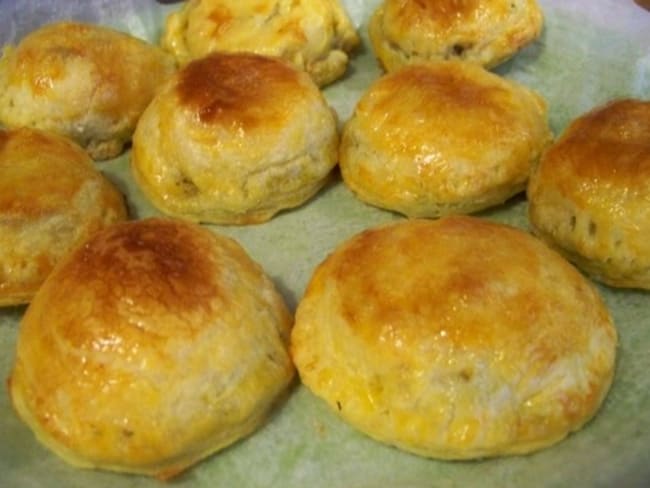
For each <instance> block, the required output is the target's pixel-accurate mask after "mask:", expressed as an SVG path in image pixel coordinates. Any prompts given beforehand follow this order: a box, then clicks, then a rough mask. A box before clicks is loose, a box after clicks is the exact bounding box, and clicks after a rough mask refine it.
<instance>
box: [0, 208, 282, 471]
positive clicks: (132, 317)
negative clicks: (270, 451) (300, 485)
mask: <svg viewBox="0 0 650 488" xmlns="http://www.w3.org/2000/svg"><path fill="white" fill-rule="evenodd" d="M291 323H292V317H291V315H290V313H289V312H288V310H287V308H286V306H285V304H284V301H283V299H282V297H281V296H280V294H279V293H278V292H277V291H276V289H275V287H274V286H273V284H272V282H271V281H270V280H269V279H268V278H267V277H266V275H265V274H264V272H263V270H262V269H261V268H260V266H259V265H258V264H256V263H254V262H253V261H252V260H251V259H250V258H249V257H248V255H247V254H246V253H245V251H244V250H243V249H242V248H241V247H240V246H239V245H238V244H237V243H236V242H235V241H233V240H231V239H229V238H226V237H222V236H219V235H217V234H214V233H212V232H210V231H209V230H207V229H204V228H202V227H199V226H198V225H195V224H190V223H184V222H179V221H172V220H160V219H149V220H140V221H133V222H128V223H122V224H116V225H113V226H110V227H108V228H106V229H104V230H102V231H100V232H98V233H96V234H95V235H94V236H93V237H91V238H90V240H88V241H87V242H86V243H85V244H84V245H83V246H81V247H79V248H77V250H76V251H75V252H73V253H72V254H70V255H69V256H68V257H67V258H66V259H64V260H63V261H62V262H61V263H60V264H59V266H57V268H56V269H55V270H54V271H53V272H52V274H51V275H50V276H49V277H48V279H47V280H46V282H45V284H44V285H43V286H42V287H41V289H40V290H39V292H38V294H37V295H36V297H35V298H34V300H33V301H32V302H31V304H30V305H29V307H28V309H27V312H26V313H25V316H24V318H23V319H22V321H21V323H20V329H19V332H18V341H17V349H16V360H15V365H14V368H13V371H12V373H11V378H10V381H9V384H10V393H11V399H12V401H13V405H14V407H15V408H16V411H17V412H18V414H19V415H20V417H21V418H22V419H23V420H24V421H25V422H26V423H27V424H28V425H29V427H31V429H32V430H33V431H34V434H35V435H36V436H37V438H38V439H39V440H40V441H41V442H42V443H43V444H45V445H46V446H47V447H49V448H50V449H52V450H53V451H54V452H55V453H56V454H58V455H59V456H61V457H62V458H63V459H65V460H66V461H68V462H69V463H71V464H73V465H75V466H79V467H85V468H99V469H107V470H115V471H124V472H130V473H140V474H146V475H153V476H157V477H159V478H169V477H171V476H174V475H175V474H177V473H179V472H180V471H182V470H184V469H186V468H188V467H189V466H191V465H192V464H194V463H196V462H197V461H199V460H200V459H202V458H204V457H206V456H208V455H210V454H211V453H214V452H216V451H218V450H220V449H222V448H224V447H225V446H227V445H229V444H231V443H233V442H235V441H236V440H238V439H240V438H242V437H243V436H246V435H248V434H250V433H251V432H253V431H254V430H255V429H256V428H258V427H259V426H260V425H261V424H262V423H263V421H264V420H265V418H266V416H267V414H268V413H269V410H270V409H271V407H272V406H273V405H274V404H275V403H276V402H277V400H278V398H279V396H280V395H281V394H282V393H283V392H284V391H286V389H287V386H288V384H289V382H290V381H291V379H292V377H293V374H294V369H293V366H292V364H291V360H290V358H289V354H288V351H287V343H288V339H289V328H290V326H291Z"/></svg>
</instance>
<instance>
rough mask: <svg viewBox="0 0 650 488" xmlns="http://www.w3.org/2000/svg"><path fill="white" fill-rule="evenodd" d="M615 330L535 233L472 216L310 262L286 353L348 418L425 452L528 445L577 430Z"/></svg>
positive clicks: (597, 394) (375, 234)
mask: <svg viewBox="0 0 650 488" xmlns="http://www.w3.org/2000/svg"><path fill="white" fill-rule="evenodd" d="M616 342H617V335H616V331H615V329H614V326H613V324H612V321H611V318H610V316H609V314H608V311H607V309H606V308H605V306H604V304H603V302H602V301H601V298H600V297H599V295H598V294H597V291H596V289H595V287H594V286H593V285H592V284H591V283H590V282H589V281H588V280H586V279H585V278H584V277H583V276H582V275H581V274H580V273H579V272H578V271H577V270H576V269H575V268H573V267H572V266H571V265H570V264H569V263H568V262H567V261H565V260H564V259H563V258H561V257H560V255H558V254H556V253H555V252H554V251H552V250H551V249H550V248H548V247H547V246H545V245H544V244H543V243H542V242H541V241H538V240H537V239H535V238H534V237H532V236H530V235H529V234H526V233H524V232H523V231H520V230H517V229H515V228H512V227H508V226H505V225H503V224H497V223H491V222H488V221H486V220H481V219H479V218H477V217H445V218H443V219H440V220H436V221H431V220H418V219H413V220H405V221H400V222H399V223H397V224H391V225H388V226H383V227H377V228H374V229H370V230H367V231H365V232H362V233H360V234H358V235H356V236H354V237H353V238H351V239H350V240H348V241H347V242H345V243H343V244H342V245H340V246H339V247H338V248H337V249H336V250H335V251H334V252H333V253H332V254H331V255H330V256H329V257H328V258H327V259H326V260H325V261H324V262H323V263H322V264H321V265H320V266H319V267H318V268H317V270H316V271H315V273H314V275H313V277H312V279H311V281H310V283H309V285H308V288H307V290H306V292H305V295H304V297H303V298H302V300H301V301H300V303H299V305H298V309H297V312H296V322H295V325H294V329H293V331H292V336H291V352H292V357H293V359H294V362H295V365H296V367H297V368H298V372H299V374H300V377H301V379H302V381H303V383H304V384H305V385H307V387H308V388H310V389H311V391H313V392H314V393H315V394H316V395H318V396H319V397H321V398H322V399H324V400H325V401H326V402H327V403H328V404H329V405H330V407H332V408H333V409H334V410H335V411H336V412H337V413H338V414H339V415H340V416H342V417H343V419H345V420H346V421H348V422H349V423H350V424H351V425H353V426H354V427H356V428H357V429H359V430H360V431H362V432H365V433H366V434H368V435H369V436H371V437H373V438H375V439H376V440H379V441H382V442H385V443H388V444H391V445H394V446H397V447H399V448H401V449H404V450H406V451H410V452H413V453H415V454H419V455H422V456H427V457H433V458H441V459H470V458H481V457H490V456H499V455H510V454H523V453H528V452H531V451H535V450H537V449H541V448H543V447H546V446H549V445H551V444H553V443H556V442H558V441H560V440H561V439H563V438H564V437H565V436H566V435H567V434H569V433H570V432H572V431H576V430H578V429H580V428H581V427H582V426H583V425H584V424H585V422H587V421H588V420H589V419H590V418H591V417H592V416H593V415H594V414H595V413H596V411H597V409H598V408H599V406H600V404H601V402H602V401H603V399H604V397H605V395H606V393H607V391H608V389H609V386H610V384H611V382H612V377H613V372H614V366H615V364H614V363H615V352H616Z"/></svg>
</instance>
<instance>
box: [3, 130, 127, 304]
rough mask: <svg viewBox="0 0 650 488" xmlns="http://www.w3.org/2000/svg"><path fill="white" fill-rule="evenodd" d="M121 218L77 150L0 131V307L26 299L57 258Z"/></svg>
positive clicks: (111, 192) (115, 195) (47, 137)
mask: <svg viewBox="0 0 650 488" xmlns="http://www.w3.org/2000/svg"><path fill="white" fill-rule="evenodd" d="M126 214H127V211H126V206H125V203H124V199H123V197H122V195H121V194H120V192H119V191H118V190H117V189H116V188H115V187H114V186H113V185H112V184H111V183H110V182H109V181H108V180H107V179H106V178H105V177H104V176H103V175H102V174H101V173H100V172H99V171H97V170H96V169H95V166H94V164H93V161H92V160H91V159H90V157H89V156H88V154H86V153H85V152H84V150H83V149H82V148H81V147H79V146H78V145H76V144H75V143H73V142H71V141H69V140H68V139H65V138H63V137H61V136H59V135H56V134H53V133H49V132H44V131H39V130H36V129H27V128H22V129H14V130H2V129H0V306H3V305H16V304H20V303H27V302H29V300H31V298H32V296H33V295H34V293H36V290H38V288H39V287H40V286H41V284H42V283H43V281H44V280H45V278H46V277H47V275H48V274H49V273H50V271H51V270H52V268H53V267H54V265H55V264H56V263H57V262H58V261H59V259H61V257H63V256H64V255H65V254H66V253H68V252H69V251H70V249H72V248H73V247H75V246H77V245H78V244H80V243H81V242H82V241H84V240H85V239H87V238H88V236H90V235H91V234H92V233H93V232H95V231H97V230H99V229H100V228H102V227H104V226H106V225H109V224H111V223H113V222H117V221H119V220H124V219H125V218H126V216H127V215H126Z"/></svg>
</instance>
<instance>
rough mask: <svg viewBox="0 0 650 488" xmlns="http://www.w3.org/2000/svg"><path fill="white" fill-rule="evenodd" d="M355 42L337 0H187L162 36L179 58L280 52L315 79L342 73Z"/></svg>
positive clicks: (329, 78) (325, 79) (330, 78)
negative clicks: (217, 52) (216, 52)
mask: <svg viewBox="0 0 650 488" xmlns="http://www.w3.org/2000/svg"><path fill="white" fill-rule="evenodd" d="M358 44H359V36H358V35H357V32H356V30H355V28H354V26H353V25H352V22H351V21H350V19H349V17H348V15H347V13H346V12H345V10H344V8H343V7H342V5H341V4H340V2H339V0H291V1H287V0H189V1H187V2H185V4H184V5H183V6H182V7H181V8H180V9H179V10H177V11H175V12H173V13H171V14H170V15H169V17H168V18H167V22H166V24H165V29H164V32H163V36H162V39H161V45H162V46H163V47H164V48H165V49H167V50H168V51H170V52H171V53H173V54H174V55H175V56H176V57H177V58H178V60H179V62H180V63H181V64H184V63H185V62H187V61H189V60H191V59H196V58H200V57H203V56H205V55H206V54H209V53H212V52H215V51H219V52H253V53H257V54H262V55H265V56H280V57H282V58H284V59H286V60H287V61H289V62H290V63H291V64H292V65H293V66H295V67H296V68H298V69H302V70H305V71H307V72H308V73H309V74H310V75H311V76H312V77H313V79H314V81H315V82H316V83H317V84H318V85H326V84H328V83H331V82H333V81H334V80H336V79H338V78H340V77H341V76H343V74H344V73H345V70H346V68H347V65H348V56H349V54H350V53H351V52H352V51H353V50H354V48H355V47H356V46H357V45H358Z"/></svg>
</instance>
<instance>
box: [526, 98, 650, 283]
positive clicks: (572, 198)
mask: <svg viewBox="0 0 650 488" xmlns="http://www.w3.org/2000/svg"><path fill="white" fill-rule="evenodd" d="M528 199H529V207H528V211H529V217H530V222H531V224H532V226H533V229H534V230H535V232H536V233H537V234H538V235H539V236H540V237H542V238H543V239H545V240H546V241H548V242H549V243H551V244H552V245H554V246H556V247H557V248H558V249H559V250H560V251H561V252H563V253H564V254H565V255H566V256H567V257H568V258H569V259H570V260H572V261H573V262H574V263H575V264H576V265H577V266H578V267H580V268H581V269H583V270H584V271H586V272H587V273H589V274H590V275H591V276H592V277H593V278H595V279H597V280H600V281H602V282H604V283H607V284H609V285H612V286H617V287H634V288H644V289H650V241H649V240H648V235H649V234H650V205H648V202H650V101H642V100H634V99H625V100H616V101H613V102H610V103H608V104H606V105H604V106H600V107H597V108H595V109H594V110H592V111H591V112H589V113H587V114H584V115H582V116H581V117H579V118H577V119H576V120H574V121H573V122H572V123H571V124H570V125H569V126H568V127H567V128H566V130H565V131H564V133H563V134H562V135H561V137H560V138H559V139H558V140H557V142H556V143H555V144H554V145H553V146H552V147H551V148H549V149H548V151H547V152H546V153H545V154H544V156H543V157H542V159H541V161H540V164H539V166H538V167H537V168H536V169H535V171H534V172H533V174H532V175H531V179H530V184H529V188H528Z"/></svg>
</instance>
